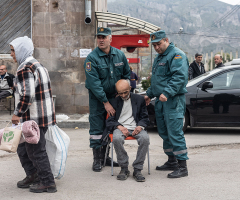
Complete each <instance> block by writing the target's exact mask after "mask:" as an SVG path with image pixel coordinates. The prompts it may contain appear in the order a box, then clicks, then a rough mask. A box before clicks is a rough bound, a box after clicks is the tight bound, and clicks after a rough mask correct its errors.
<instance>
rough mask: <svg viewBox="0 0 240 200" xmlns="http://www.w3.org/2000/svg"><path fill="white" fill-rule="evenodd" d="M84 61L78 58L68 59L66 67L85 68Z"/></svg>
mask: <svg viewBox="0 0 240 200" xmlns="http://www.w3.org/2000/svg"><path fill="white" fill-rule="evenodd" d="M83 64H84V61H83V60H81V59H79V58H77V59H70V60H67V61H66V68H67V69H69V68H70V69H75V70H79V68H83Z"/></svg>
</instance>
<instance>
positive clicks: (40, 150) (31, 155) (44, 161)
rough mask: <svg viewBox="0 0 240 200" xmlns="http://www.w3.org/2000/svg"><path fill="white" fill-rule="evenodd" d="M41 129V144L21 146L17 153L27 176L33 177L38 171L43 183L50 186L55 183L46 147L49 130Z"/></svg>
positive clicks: (23, 144)
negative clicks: (46, 135)
mask: <svg viewBox="0 0 240 200" xmlns="http://www.w3.org/2000/svg"><path fill="white" fill-rule="evenodd" d="M39 129H40V140H39V142H38V143H37V144H28V143H27V142H24V143H22V144H19V146H18V149H17V153H18V157H19V159H20V162H21V164H22V167H23V168H24V170H25V173H26V175H27V176H28V175H31V174H33V173H35V172H36V171H37V173H38V176H39V179H40V181H41V183H42V184H43V185H45V186H49V185H53V184H55V182H54V177H53V174H52V171H51V168H50V163H49V159H48V155H47V152H46V147H45V146H46V140H45V133H46V132H47V130H48V128H47V127H45V128H39Z"/></svg>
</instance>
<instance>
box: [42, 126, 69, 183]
mask: <svg viewBox="0 0 240 200" xmlns="http://www.w3.org/2000/svg"><path fill="white" fill-rule="evenodd" d="M45 139H46V151H47V154H48V158H49V162H50V166H51V170H52V173H53V176H54V178H56V179H60V178H62V177H63V175H64V172H65V167H66V161H67V152H68V147H69V144H70V138H69V137H68V135H67V134H66V133H65V132H64V131H63V130H61V129H60V128H59V127H58V126H57V125H54V126H49V127H48V131H47V132H46V134H45Z"/></svg>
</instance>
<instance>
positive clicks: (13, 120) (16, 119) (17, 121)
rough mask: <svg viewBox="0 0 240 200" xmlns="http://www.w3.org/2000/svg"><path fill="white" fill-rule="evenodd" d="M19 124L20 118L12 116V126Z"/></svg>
mask: <svg viewBox="0 0 240 200" xmlns="http://www.w3.org/2000/svg"><path fill="white" fill-rule="evenodd" d="M19 122H20V117H18V116H17V115H13V116H12V123H13V124H18V123H19Z"/></svg>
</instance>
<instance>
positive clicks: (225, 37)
mask: <svg viewBox="0 0 240 200" xmlns="http://www.w3.org/2000/svg"><path fill="white" fill-rule="evenodd" d="M166 34H167V35H168V34H170V35H180V34H181V35H196V36H202V37H212V38H223V39H237V40H239V39H240V37H229V36H217V35H204V34H196V33H184V32H183V33H170V32H169V33H166Z"/></svg>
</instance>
